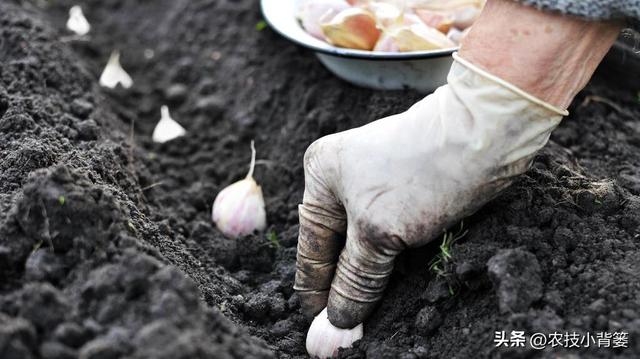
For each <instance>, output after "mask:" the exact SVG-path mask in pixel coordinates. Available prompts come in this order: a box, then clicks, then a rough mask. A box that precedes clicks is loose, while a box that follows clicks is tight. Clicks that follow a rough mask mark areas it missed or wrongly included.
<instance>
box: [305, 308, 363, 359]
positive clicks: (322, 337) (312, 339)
mask: <svg viewBox="0 0 640 359" xmlns="http://www.w3.org/2000/svg"><path fill="white" fill-rule="evenodd" d="M362 335H363V325H362V323H360V324H358V325H357V326H356V327H355V328H353V329H341V328H338V327H335V326H334V325H333V324H331V322H330V321H329V316H328V314H327V308H324V310H323V311H322V312H320V314H318V315H317V316H316V317H315V318H314V319H313V322H312V323H311V327H309V331H308V332H307V341H306V347H307V353H309V355H310V356H311V357H318V358H321V359H325V358H333V357H335V356H337V354H338V348H350V347H351V346H352V345H353V343H354V342H355V341H356V340H359V339H361V338H362Z"/></svg>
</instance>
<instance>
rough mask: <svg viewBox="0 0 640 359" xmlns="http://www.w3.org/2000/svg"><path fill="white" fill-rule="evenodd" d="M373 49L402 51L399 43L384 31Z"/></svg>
mask: <svg viewBox="0 0 640 359" xmlns="http://www.w3.org/2000/svg"><path fill="white" fill-rule="evenodd" d="M373 51H381V52H400V49H399V48H398V45H396V41H395V40H394V38H393V37H391V36H390V35H389V34H388V33H386V32H384V33H382V36H380V39H379V40H378V42H376V46H375V47H374V48H373Z"/></svg>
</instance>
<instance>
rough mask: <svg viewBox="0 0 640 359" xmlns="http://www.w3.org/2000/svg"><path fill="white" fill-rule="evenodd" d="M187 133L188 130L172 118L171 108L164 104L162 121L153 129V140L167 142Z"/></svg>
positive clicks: (161, 115) (161, 109)
mask: <svg viewBox="0 0 640 359" xmlns="http://www.w3.org/2000/svg"><path fill="white" fill-rule="evenodd" d="M186 133H187V130H185V129H184V127H182V126H181V125H180V124H179V123H178V122H176V121H175V120H174V119H173V118H171V115H170V114H169V108H168V107H167V106H162V107H161V108H160V121H158V123H157V124H156V128H154V129H153V134H152V135H151V139H152V140H153V142H156V143H165V142H167V141H171V140H173V139H176V138H178V137H180V136H184V135H185V134H186Z"/></svg>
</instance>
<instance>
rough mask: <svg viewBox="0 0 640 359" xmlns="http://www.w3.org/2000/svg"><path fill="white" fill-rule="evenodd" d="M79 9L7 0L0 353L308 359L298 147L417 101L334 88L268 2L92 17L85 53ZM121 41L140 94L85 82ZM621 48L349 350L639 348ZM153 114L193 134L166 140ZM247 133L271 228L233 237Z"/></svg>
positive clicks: (407, 260) (0, 90) (372, 354)
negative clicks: (537, 339)
mask: <svg viewBox="0 0 640 359" xmlns="http://www.w3.org/2000/svg"><path fill="white" fill-rule="evenodd" d="M74 4H75V2H72V1H66V0H65V1H54V2H44V1H20V0H5V1H2V2H1V3H0V278H1V280H0V353H2V355H0V356H1V357H2V358H76V357H81V358H125V357H126V358H200V357H202V358H231V357H237V358H245V357H256V358H258V357H260V358H262V357H280V358H295V357H304V356H305V349H304V336H305V333H306V329H307V327H308V321H307V320H306V319H305V318H304V317H303V316H302V315H301V314H300V312H299V304H298V300H297V297H296V295H295V294H294V293H293V290H292V283H293V277H294V263H295V247H296V240H297V231H298V227H297V205H298V203H299V202H300V201H301V198H302V192H303V189H304V181H303V170H302V155H303V153H304V150H305V148H306V147H307V146H308V145H309V144H310V143H311V142H312V141H313V140H315V139H317V138H319V137H321V136H323V135H326V134H330V133H334V132H337V131H342V130H345V129H349V128H353V127H356V126H359V125H362V124H365V123H367V122H370V121H372V120H375V119H377V118H380V117H384V116H386V115H390V114H393V113H397V112H400V111H402V110H404V109H406V108H407V107H408V106H410V105H411V104H412V103H413V102H415V101H417V100H418V99H420V98H421V95H419V94H416V93H413V92H410V91H404V92H403V91H401V92H379V91H371V90H366V89H360V88H356V87H353V86H351V85H348V84H346V83H344V82H341V81H339V80H338V79H336V78H334V77H333V76H331V75H330V74H329V73H328V72H327V71H326V70H325V69H324V68H323V67H322V66H321V65H320V64H319V62H318V61H317V60H316V59H315V58H314V57H313V55H312V54H311V53H310V52H308V51H306V50H303V49H300V48H298V47H296V46H294V45H292V44H290V43H288V42H286V41H285V40H283V39H282V38H280V37H279V36H278V35H276V34H275V33H273V32H272V31H271V30H269V29H268V28H267V29H263V30H258V29H257V28H256V24H257V23H258V22H259V21H260V20H261V17H260V14H259V9H258V2H257V1H250V0H217V1H214V0H195V1H189V0H157V1H144V0H137V1H136V0H105V1H98V0H92V1H82V2H81V4H82V6H83V9H84V10H85V14H86V15H87V18H88V19H89V21H90V22H91V24H92V31H91V33H90V35H89V37H86V38H78V37H74V36H71V35H70V34H69V33H68V32H67V31H66V30H65V29H64V23H65V21H66V16H67V10H68V8H69V7H70V6H71V5H74ZM113 49H119V50H120V51H121V54H122V58H121V60H122V63H123V66H124V68H125V69H127V70H128V71H129V73H130V74H131V75H132V77H133V79H134V81H135V84H134V86H133V88H131V89H129V90H124V89H121V88H119V89H116V90H107V89H104V88H100V87H99V86H98V85H97V78H98V76H99V74H100V72H101V70H102V67H103V66H104V64H105V62H106V59H107V58H108V56H109V54H110V52H111V51H112V50H113ZM624 56H627V57H624ZM629 56H631V55H629V54H628V53H623V52H619V51H618V52H613V53H612V54H610V56H609V57H608V58H607V63H606V64H605V66H603V68H602V69H601V70H600V72H599V75H598V76H596V79H594V80H593V81H592V83H591V84H590V85H589V86H588V88H587V89H586V90H585V91H583V93H581V94H580V95H579V97H578V98H577V99H576V101H575V103H574V105H573V106H572V108H571V109H570V111H571V115H570V116H569V117H568V118H567V119H566V120H565V121H564V122H563V123H562V124H561V126H560V128H558V129H557V130H556V131H555V132H554V133H553V135H552V138H551V142H550V143H549V145H548V146H547V147H546V148H545V149H544V150H542V151H541V153H540V154H539V156H538V157H537V158H536V161H535V163H534V165H533V167H532V169H531V170H529V171H528V172H527V173H526V174H525V175H524V176H522V177H521V178H520V179H519V180H518V181H517V182H516V183H515V184H514V185H513V186H512V187H511V188H509V189H508V190H507V191H505V192H504V193H503V194H502V195H501V196H499V197H498V198H497V199H496V200H494V201H492V202H491V203H489V204H488V205H487V206H485V207H484V208H483V209H482V210H480V211H479V212H478V213H476V214H475V215H473V216H471V217H469V218H466V219H465V220H464V223H463V230H462V231H463V232H464V231H466V234H465V235H464V236H463V237H462V238H460V239H459V240H457V241H456V242H455V243H454V244H453V246H452V248H451V252H452V255H453V259H452V260H451V261H450V262H447V263H445V264H444V265H443V266H442V269H443V271H444V272H443V274H442V275H440V276H437V275H435V274H434V272H433V271H431V270H430V264H431V263H432V259H433V258H434V256H435V255H437V253H438V248H437V247H438V244H439V242H440V240H441V238H438V239H436V240H435V241H434V243H433V244H432V245H429V246H427V247H425V248H422V249H418V250H413V251H411V252H409V253H406V254H404V255H402V256H401V258H399V260H398V262H397V266H396V271H395V273H394V274H393V278H392V280H391V283H390V285H389V288H388V290H387V294H386V296H385V298H384V300H383V301H382V303H381V305H380V306H379V308H378V309H377V310H376V311H375V312H374V314H373V315H372V316H371V318H370V319H369V320H368V321H367V322H366V323H365V337H364V338H363V340H361V341H360V342H358V343H356V345H355V347H354V348H352V349H349V350H345V351H343V352H341V355H342V356H343V357H349V358H358V357H365V356H366V357H368V358H395V357H401V358H450V357H456V358H475V357H557V356H561V357H566V358H570V357H573V356H572V355H577V356H579V357H585V358H591V357H598V358H608V357H614V356H615V357H625V358H637V357H639V356H640V281H639V279H640V239H639V238H640V228H639V227H638V225H639V224H640V197H639V196H640V151H639V150H640V122H638V118H639V116H640V103H639V100H638V97H637V96H638V94H637V91H638V90H639V88H638V85H637V82H634V81H628V80H629V79H635V78H637V74H638V67H634V66H633V64H634V60H633V58H632V57H629ZM623 60H624V61H623ZM634 71H635V72H634ZM633 86H635V87H633ZM163 104H167V105H169V106H170V108H171V110H172V114H173V117H174V118H175V119H176V120H177V121H179V122H180V123H181V124H183V125H184V126H185V128H186V129H187V130H188V135H187V136H185V137H182V138H179V139H176V140H174V141H171V142H169V143H166V144H162V145H158V144H154V143H152V142H151V140H150V135H151V132H152V130H153V127H154V126H155V123H156V122H157V120H158V118H159V114H160V110H159V109H160V106H161V105H163ZM252 139H255V143H256V148H257V151H258V159H259V165H258V166H257V167H256V172H255V178H256V180H257V181H258V183H260V184H261V185H262V187H263V191H264V194H265V200H266V207H267V217H268V222H269V224H270V225H269V227H268V229H267V230H266V231H265V232H264V233H259V234H255V235H251V236H248V237H245V238H242V239H238V240H229V239H226V238H224V237H223V236H222V235H221V234H220V233H219V232H218V231H217V230H216V229H215V227H214V226H213V225H212V223H211V220H210V210H211V203H212V201H213V198H214V197H215V195H216V193H217V192H218V191H219V190H221V189H222V188H224V186H226V185H228V184H230V183H231V182H233V181H236V180H238V179H240V178H242V177H243V176H244V175H245V174H246V170H247V166H248V162H249V155H250V150H249V142H250V141H251V140H252ZM365 175H366V174H365ZM417 195H419V194H417ZM451 231H453V232H456V231H458V228H452V229H451ZM502 330H504V331H507V332H509V331H511V330H524V331H526V332H527V333H533V332H543V333H551V332H554V331H558V332H565V331H569V332H571V331H576V332H579V333H585V332H591V333H595V332H599V331H609V332H615V331H625V332H627V333H629V344H628V348H626V349H623V348H617V349H611V348H601V349H596V348H593V347H591V348H582V349H577V348H572V349H562V348H553V349H551V348H549V349H547V350H545V351H537V350H533V349H522V348H496V347H495V345H494V342H493V339H494V332H495V331H502Z"/></svg>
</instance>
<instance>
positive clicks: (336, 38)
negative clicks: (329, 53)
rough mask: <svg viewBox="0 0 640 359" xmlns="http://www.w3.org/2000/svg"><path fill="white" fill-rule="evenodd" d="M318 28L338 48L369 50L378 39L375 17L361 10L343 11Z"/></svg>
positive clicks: (378, 32)
mask: <svg viewBox="0 0 640 359" xmlns="http://www.w3.org/2000/svg"><path fill="white" fill-rule="evenodd" d="M320 26H321V28H322V32H323V33H324V36H325V37H326V38H327V41H329V42H330V43H331V44H333V45H335V46H339V47H346V48H350V49H359V50H371V49H373V47H374V46H375V45H376V42H377V41H378V38H380V30H379V29H378V27H377V24H376V19H375V17H374V16H373V15H372V14H371V13H370V12H369V11H367V10H365V9H361V8H349V9H346V10H343V11H341V12H339V13H338V14H337V15H336V16H335V17H334V18H333V19H332V20H331V21H330V22H328V23H323V24H321V25H320Z"/></svg>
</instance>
